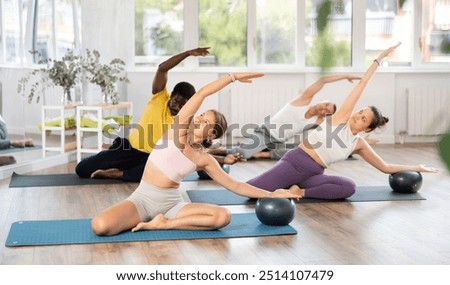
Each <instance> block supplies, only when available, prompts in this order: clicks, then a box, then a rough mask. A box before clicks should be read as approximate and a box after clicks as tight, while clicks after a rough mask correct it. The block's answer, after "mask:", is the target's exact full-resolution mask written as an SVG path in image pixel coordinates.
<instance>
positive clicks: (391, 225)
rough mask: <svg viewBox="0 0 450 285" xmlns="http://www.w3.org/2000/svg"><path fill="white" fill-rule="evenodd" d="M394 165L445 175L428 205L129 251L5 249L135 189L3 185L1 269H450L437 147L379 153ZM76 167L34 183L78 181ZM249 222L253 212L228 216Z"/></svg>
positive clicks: (370, 173) (430, 178) (344, 206)
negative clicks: (17, 231) (35, 227)
mask: <svg viewBox="0 0 450 285" xmlns="http://www.w3.org/2000/svg"><path fill="white" fill-rule="evenodd" d="M375 149H376V150H377V152H378V153H379V154H380V155H381V156H382V157H383V158H384V159H385V160H386V161H388V162H396V163H404V164H420V163H424V164H427V165H431V166H436V167H439V168H441V171H440V173H438V174H430V173H426V174H424V175H423V176H424V183H423V185H422V188H421V190H420V193H421V194H422V195H423V196H424V197H425V198H426V200H421V201H401V202H398V201H397V202H358V203H308V204H297V213H296V217H295V220H294V221H293V222H292V223H291V225H292V226H293V227H294V228H295V229H296V230H297V231H298V234H297V235H290V236H275V237H258V238H232V239H206V240H181V241H159V242H129V243H109V244H94V245H91V244H87V245H63V246H36V247H31V246H30V247H18V248H8V247H5V245H4V244H5V241H6V238H7V235H8V232H9V228H10V225H11V223H13V222H16V221H19V220H36V219H39V220H45V219H77V218H91V217H93V216H94V215H96V214H97V213H99V212H100V211H101V210H103V209H104V208H106V207H108V206H110V205H112V204H113V203H116V202H119V201H121V200H123V199H124V198H126V197H128V196H129V195H130V194H131V193H132V191H133V189H134V188H135V187H136V184H129V185H104V186H103V185H102V186H98V185H93V186H82V187H80V186H71V187H40V188H39V187H37V188H8V185H9V179H4V180H1V181H0V224H1V229H0V241H1V246H0V264H3V265H5V264H9V265H17V264H43V265H48V264H51V265H55V264H71V265H73V264H121V265H125V264H169V265H176V264H182V265H197V264H202V265H241V264H242V265H252V264H253V265H255V264H266V265H270V264H276V265H282V264H287V265H293V264H300V265H301V264H307V265H316V264H323V265H341V264H346V265H354V264H371V265H378V264H382V265H393V264H404V265H411V264H420V265H428V264H431V265H438V264H446V265H447V264H450V242H449V236H450V206H449V204H450V175H449V172H448V171H447V170H446V168H445V167H444V165H443V164H442V163H441V161H440V159H439V157H438V155H437V153H436V150H435V148H434V146H433V145H377V146H375ZM356 158H357V160H347V161H343V162H340V163H337V164H335V165H333V166H332V167H331V168H329V169H328V170H327V173H329V174H333V175H343V176H347V177H349V178H352V179H353V180H354V181H355V182H356V184H358V185H373V186H375V185H388V176H387V175H386V174H383V173H381V172H379V171H377V170H376V169H374V168H372V167H371V166H369V165H368V164H367V163H365V162H364V161H362V159H361V158H360V157H356ZM273 163H275V162H273V161H248V162H241V163H238V164H235V165H233V166H232V168H231V172H230V174H231V175H232V176H233V177H234V178H235V179H237V180H241V181H245V180H246V179H248V178H251V177H253V176H255V175H256V174H258V173H261V172H262V171H264V170H265V169H267V168H269V167H270V166H271V165H272V164H273ZM74 167H75V163H69V164H68V165H63V166H58V167H55V168H51V169H45V170H44V171H39V172H35V173H67V172H73V170H74ZM208 188H209V189H211V188H219V186H218V185H215V184H214V183H211V182H206V181H202V182H184V183H183V185H182V191H183V193H184V191H185V190H186V189H208ZM229 208H230V210H231V211H232V212H236V213H237V212H249V211H253V210H254V209H253V208H252V207H251V206H233V207H229Z"/></svg>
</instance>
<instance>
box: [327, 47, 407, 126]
mask: <svg viewBox="0 0 450 285" xmlns="http://www.w3.org/2000/svg"><path fill="white" fill-rule="evenodd" d="M400 44H401V43H398V44H396V45H395V46H392V47H390V48H388V49H387V50H385V51H383V52H382V53H380V54H379V55H378V57H377V58H376V59H374V61H373V63H372V64H371V65H370V66H369V68H368V69H367V71H366V73H365V74H364V75H363V77H362V78H361V80H360V81H359V82H358V84H357V85H356V86H355V88H353V90H352V91H351V92H350V94H349V95H348V96H347V97H346V98H345V100H344V102H343V103H342V105H341V107H339V108H338V110H337V111H336V113H335V114H334V115H333V117H332V118H333V124H339V123H345V122H347V120H348V119H349V118H350V116H351V114H352V112H353V109H354V108H355V105H356V103H357V102H358V100H359V98H360V97H361V95H362V93H363V91H364V89H365V88H366V86H367V83H368V82H369V80H370V79H371V78H372V75H373V74H374V73H375V71H376V70H377V69H378V66H380V63H381V62H382V60H383V59H384V58H385V57H386V56H388V55H389V54H391V53H392V52H393V51H394V50H395V49H396V48H397V47H398V46H399V45H400Z"/></svg>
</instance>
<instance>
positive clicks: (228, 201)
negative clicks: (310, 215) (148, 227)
mask: <svg viewBox="0 0 450 285" xmlns="http://www.w3.org/2000/svg"><path fill="white" fill-rule="evenodd" d="M186 192H187V195H188V197H189V199H190V200H191V202H195V203H210V204H216V205H251V204H255V203H256V199H249V198H247V197H242V196H239V195H236V194H234V193H232V192H230V191H228V190H225V189H214V190H187V191H186ZM402 200H425V198H423V197H422V196H421V195H420V194H419V193H413V194H402V193H396V192H393V191H392V189H391V188H390V187H389V186H358V187H357V189H356V193H355V194H353V195H352V196H351V197H349V198H347V199H339V200H325V199H312V198H303V199H300V200H298V203H323V202H374V201H402Z"/></svg>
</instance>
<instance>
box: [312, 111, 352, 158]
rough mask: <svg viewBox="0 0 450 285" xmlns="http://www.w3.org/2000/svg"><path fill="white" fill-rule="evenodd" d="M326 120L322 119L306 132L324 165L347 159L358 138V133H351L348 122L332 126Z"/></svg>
mask: <svg viewBox="0 0 450 285" xmlns="http://www.w3.org/2000/svg"><path fill="white" fill-rule="evenodd" d="M327 121H328V120H325V121H323V122H322V123H321V124H320V125H319V126H318V127H317V128H316V129H314V130H312V131H311V132H310V133H309V134H308V142H309V144H310V145H311V147H312V148H313V149H314V150H315V152H316V153H317V155H318V156H319V157H320V159H321V160H322V162H323V163H324V164H325V166H326V167H328V166H329V165H331V164H332V163H334V162H336V161H340V160H345V159H347V157H348V156H349V155H350V154H351V153H352V152H353V150H355V147H356V144H357V142H358V139H359V138H360V136H359V135H358V134H356V135H354V134H352V132H351V130H350V125H349V124H348V123H346V124H340V125H337V126H332V125H330V124H328V122H327Z"/></svg>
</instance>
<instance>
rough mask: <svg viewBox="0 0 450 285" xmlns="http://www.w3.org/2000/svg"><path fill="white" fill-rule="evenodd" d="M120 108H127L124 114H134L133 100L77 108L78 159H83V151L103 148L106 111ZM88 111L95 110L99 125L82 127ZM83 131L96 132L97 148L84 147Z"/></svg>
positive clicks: (93, 151) (96, 151) (95, 151)
mask: <svg viewBox="0 0 450 285" xmlns="http://www.w3.org/2000/svg"><path fill="white" fill-rule="evenodd" d="M120 109H125V110H126V113H125V114H123V115H132V114H133V104H132V103H131V102H119V103H118V104H115V105H113V104H98V105H92V106H77V108H76V124H77V127H76V130H77V134H76V137H77V161H78V162H80V161H81V156H82V154H83V153H98V152H99V151H101V150H102V145H103V131H102V129H103V128H102V120H103V117H104V116H103V115H104V112H108V113H111V112H112V111H117V110H120ZM86 112H91V113H92V112H93V113H95V114H96V121H97V127H95V128H87V127H81V125H80V122H81V117H82V116H83V114H84V113H86ZM83 132H89V133H96V135H97V147H96V148H83Z"/></svg>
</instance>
